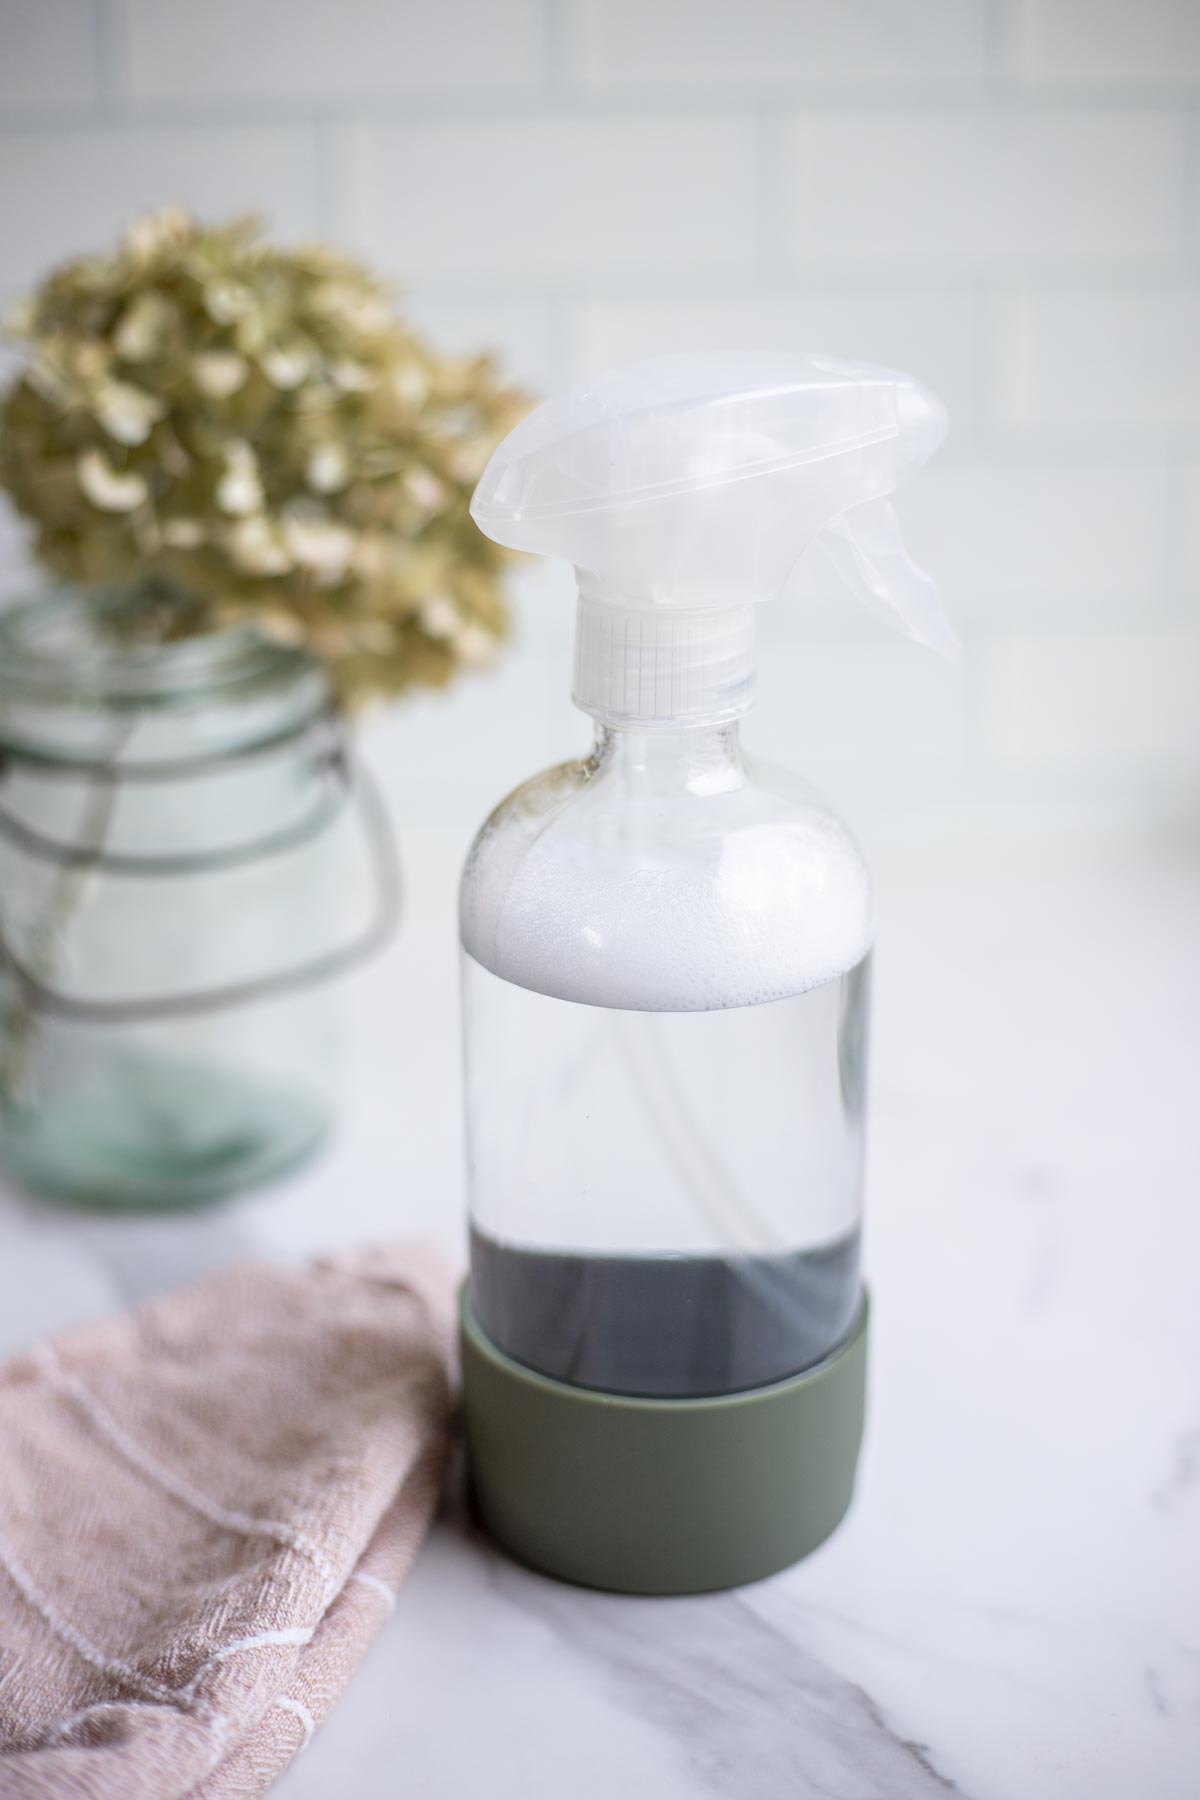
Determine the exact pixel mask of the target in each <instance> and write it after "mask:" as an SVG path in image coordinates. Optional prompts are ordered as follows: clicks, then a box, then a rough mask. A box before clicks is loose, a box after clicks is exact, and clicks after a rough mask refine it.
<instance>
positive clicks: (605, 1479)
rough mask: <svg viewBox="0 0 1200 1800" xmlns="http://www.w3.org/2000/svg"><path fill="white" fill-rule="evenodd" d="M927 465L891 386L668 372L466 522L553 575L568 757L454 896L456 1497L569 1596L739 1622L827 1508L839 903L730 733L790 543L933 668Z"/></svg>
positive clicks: (562, 401)
mask: <svg viewBox="0 0 1200 1800" xmlns="http://www.w3.org/2000/svg"><path fill="white" fill-rule="evenodd" d="M944 429H945V419H944V414H943V411H942V409H941V407H940V405H939V404H938V402H937V401H936V400H935V399H934V398H933V397H932V395H930V394H929V393H928V392H927V391H926V390H925V389H924V388H922V387H921V386H920V385H919V384H918V383H917V382H915V381H914V380H912V379H911V378H910V377H909V376H906V375H901V374H897V373H894V372H892V371H889V370H884V369H876V368H872V367H868V366H866V365H859V364H850V363H843V362H835V361H832V360H830V359H827V358H822V357H803V358H786V359H780V358H774V357H767V356H749V355H748V356H743V357H737V358H723V359H720V360H713V359H696V358H687V357H671V358H665V359H662V360H657V361H653V362H645V363H639V364H636V365H634V366H633V367H631V368H628V369H625V370H622V371H619V372H617V373H614V374H612V375H609V376H606V377H604V378H602V379H600V380H597V381H594V382H590V383H587V384H584V385H582V386H580V387H578V388H576V389H575V390H574V391H572V392H571V393H568V394H566V395H565V396H564V397H562V398H559V399H556V400H552V401H550V402H548V403H547V404H545V405H543V406H541V407H539V408H538V409H537V410H536V411H535V412H534V413H532V414H531V415H530V416H529V417H528V418H526V419H525V420H524V421H523V422H522V423H521V424H520V425H518V426H517V428H516V429H515V430H514V431H513V432H512V433H511V434H510V436H509V437H508V438H506V439H505V441H504V442H503V443H502V444H501V445H500V447H499V448H498V450H497V451H496V453H495V455H494V456H493V458H492V460H491V462H490V463H489V465H488V467H487V469H486V470H485V472H484V475H483V478H482V480H481V481H480V483H479V486H478V488H477V490H476V493H475V498H474V501H473V505H472V512H473V515H474V517H475V519H476V522H477V523H478V524H479V526H480V528H481V529H482V530H483V531H484V532H485V533H487V535H488V536H490V537H492V538H495V539H496V540H497V541H498V542H499V543H502V544H507V545H509V546H512V547H514V548H516V549H520V550H527V551H536V552H540V553H541V554H543V555H548V556H559V557H565V558H566V559H567V560H568V561H570V562H571V563H572V564H574V566H575V569H576V573H577V577H578V590H579V598H578V612H577V624H576V647H575V675H574V686H573V697H574V700H575V703H576V705H577V706H579V707H580V708H581V709H582V710H583V711H584V712H587V713H590V714H591V715H592V717H593V718H594V719H595V721H596V741H595V746H594V748H593V750H592V752H591V754H590V755H589V756H587V757H585V758H583V759H582V760H579V761H576V762H569V763H566V764H564V765H562V766H560V767H557V768H553V769H550V770H547V771H546V772H545V773H543V774H540V775H536V776H534V778H533V779H532V780H531V781H528V782H526V783H525V784H524V785H523V786H521V787H519V788H518V789H517V790H516V792H515V793H513V794H511V795H510V796H509V797H508V799H507V800H505V801H503V802H502V803H501V804H500V806H499V807H497V809H496V811H495V812H494V813H493V814H492V815H491V817H490V818H489V819H488V820H487V821H486V823H485V824H484V826H483V827H482V829H481V830H480V832H479V834H478V836H477V838H476V839H475V842H474V845H473V847H472V849H471V852H470V855H469V858H468V861H467V865H466V869H465V872H464V875H463V881H462V893H461V935H462V950H463V984H464V1039H465V1058H466V1106H467V1140H468V1167H469V1181H470V1201H471V1272H470V1280H469V1283H468V1286H467V1289H466V1291H465V1293H464V1299H463V1312H462V1347H463V1372H464V1396H465V1413H466V1422H467V1434H468V1444H469V1453H470V1458H471V1471H472V1482H473V1487H474V1491H475V1494H476V1497H477V1503H478V1505H479V1507H480V1509H481V1511H482V1514H483V1517H484V1519H485V1521H486V1523H487V1524H488V1525H489V1527H490V1529H491V1530H492V1532H493V1534H494V1535H495V1536H496V1537H497V1538H498V1539H499V1540H500V1542H501V1543H502V1544H504V1545H506V1546H507V1547H508V1548H509V1549H510V1550H511V1551H512V1552H513V1553H514V1554H515V1555H516V1556H518V1557H519V1558H521V1559H522V1560H524V1561H526V1562H528V1563H531V1564H533V1565H534V1566H536V1567H539V1568H542V1569H544V1570H546V1571H548V1572H549V1573H551V1574H555V1575H559V1576H561V1577H563V1578H565V1579H568V1580H572V1581H577V1582H582V1583H585V1584H587V1585H589V1586H595V1587H601V1588H610V1589H617V1590H622V1591H628V1592H641V1593H684V1592H695V1591H699V1590H703V1589H711V1588H721V1587H728V1586H733V1585H736V1584H739V1583H741V1582H744V1581H749V1580H753V1579H756V1578H757V1577H759V1576H763V1575H767V1574H770V1573H772V1572H773V1571H775V1570H777V1569H779V1568H782V1567H784V1566H786V1565H787V1564H790V1563H792V1562H794V1561H795V1560H797V1559H798V1558H799V1557H801V1556H804V1555H806V1554H807V1553H808V1552H809V1551H810V1550H812V1549H814V1548H815V1547H816V1546H817V1545H818V1544H819V1543H821V1542H822V1541H823V1540H824V1539H825V1538H826V1537H827V1536H828V1535H829V1534H830V1532H832V1531H833V1529H834V1528H835V1527H836V1525H837V1524H838V1522H839V1521H840V1519H841V1518H842V1516H843V1514H844V1513H845V1511H846V1508H847V1506H848V1505H849V1502H850V1498H851V1492H852V1488H853V1481H854V1472H855V1466H856V1462H857V1457H858V1449H859V1443H860V1438H861V1434H862V1422H863V1405H864V1386H865V1369H866V1352H867V1332H868V1306H867V1300H866V1296H865V1293H864V1291H863V1288H862V1284H861V1281H860V1275H859V1238H860V1223H861V1214H862V1162H863V1125H864V1098H865V1074H866V1053H867V1015H868V995H869V969H870V950H871V942H872V931H873V926H872V904H871V889H870V881H869V878H868V874H867V871H866V868H865V866H864V863H863V860H862V857H861V854H860V852H859V850H858V848H857V846H856V845H855V843H854V840H853V838H852V837H851V835H850V833H849V832H848V831H847V829H846V827H845V826H844V825H843V824H842V823H841V822H840V820H839V819H838V818H837V817H836V816H835V815H834V814H833V813H832V812H831V811H830V810H829V809H828V807H827V806H826V805H825V804H824V803H823V802H822V801H821V800H820V799H819V798H818V797H817V796H816V795H815V794H814V793H813V792H812V791H811V790H810V789H809V788H808V787H807V786H806V785H805V784H804V783H803V782H801V781H799V780H797V779H796V778H794V777H791V776H787V775H783V774H780V773H779V772H777V771H774V770H771V771H767V770H760V769H758V768H756V767H755V766H753V765H752V764H751V763H750V762H749V761H748V760H747V759H746V757H745V756H744V754H743V752H742V749H741V746H740V743H739V737H738V729H739V721H740V719H741V718H742V716H743V715H744V714H745V713H746V712H747V711H748V710H749V708H750V706H751V705H752V703H753V695H754V621H755V606H756V604H757V602H759V601H760V600H767V599H770V598H771V597H773V596H774V595H776V594H777V593H778V592H779V590H780V589H781V588H782V587H783V585H784V582H785V580H786V578H787V576H788V574H789V572H790V570H791V568H792V566H793V565H794V564H795V562H796V561H797V559H798V558H799V557H800V555H801V553H802V552H803V551H804V550H805V549H806V548H807V547H808V546H809V545H810V544H811V543H813V542H814V541H817V542H819V543H820V544H821V545H822V546H823V547H824V548H825V549H826V550H827V552H828V553H829V555H830V556H831V557H832V558H833V560H834V561H835V563H836V564H837V565H838V567H839V568H840V569H841V570H842V571H843V572H844V573H845V574H846V576H847V577H848V578H849V580H850V582H851V584H852V585H853V586H854V587H855V588H856V589H857V591H858V592H859V593H860V594H862V595H863V596H864V597H865V598H866V599H868V600H869V601H871V602H873V603H875V604H877V605H882V606H884V607H886V608H888V609H890V611H891V613H892V614H893V616H894V618H895V619H896V621H897V622H898V623H899V624H900V625H901V627H902V628H903V629H904V630H906V631H907V632H908V633H909V635H911V636H912V637H915V638H917V639H919V640H921V641H922V642H924V643H927V644H930V645H932V646H933V647H935V648H938V649H941V650H943V651H947V652H949V651H950V650H952V648H953V647H954V639H953V634H952V632H951V631H950V628H949V626H948V625H947V623H946V621H945V619H944V618H943V616H942V613H941V611H940V608H939V605H938V601H937V596H936V593H935V590H934V588H933V586H932V584H931V583H930V581H929V579H928V578H927V577H926V576H925V575H924V574H923V573H922V572H921V571H920V570H919V569H918V568H917V567H916V565H915V564H914V563H913V562H912V561H911V560H910V559H909V557H908V556H907V554H906V553H905V550H904V548H903V545H902V543H901V541H900V537H899V532H898V528H897V524H896V519H895V515H894V513H893V511H892V507H891V504H890V500H889V496H890V495H891V493H892V492H893V490H894V489H895V488H896V486H897V485H898V484H899V483H900V482H901V481H902V480H903V478H904V477H905V476H906V475H907V474H908V473H909V472H910V471H911V470H912V469H914V468H916V467H917V466H918V465H920V464H921V463H923V462H924V461H925V459H926V458H927V457H928V456H929V455H930V454H931V453H932V452H933V450H934V449H936V447H937V445H938V444H939V442H940V441H941V439H942V436H943V435H944Z"/></svg>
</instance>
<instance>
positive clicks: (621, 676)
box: [572, 582, 754, 732]
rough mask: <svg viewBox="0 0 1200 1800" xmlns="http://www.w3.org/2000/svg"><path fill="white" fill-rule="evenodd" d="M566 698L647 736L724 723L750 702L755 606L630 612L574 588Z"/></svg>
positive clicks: (601, 720) (644, 608)
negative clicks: (568, 694) (572, 670)
mask: <svg viewBox="0 0 1200 1800" xmlns="http://www.w3.org/2000/svg"><path fill="white" fill-rule="evenodd" d="M572 698H573V699H574V701H575V704H576V706H578V707H579V708H580V709H581V710H582V711H583V712H586V713H591V715H592V717H593V718H594V719H596V720H597V722H598V723H600V724H604V725H614V726H629V727H632V728H635V729H640V730H642V731H646V732H655V731H663V732H678V731H682V730H685V729H688V728H691V727H702V726H719V725H726V724H728V723H730V721H732V720H734V719H740V718H741V717H742V716H743V715H744V714H745V713H747V712H749V710H750V708H751V707H752V706H753V704H754V607H753V606H752V605H747V606H736V607H728V608H725V609H723V610H722V609H718V608H687V607H677V606H667V605H644V606H633V605H628V604H622V603H621V602H619V601H617V600H614V599H612V598H611V597H609V596H600V595H597V594H596V593H594V592H592V591H588V590H587V589H586V587H585V585H584V584H583V583H582V582H581V587H580V593H579V605H578V609H577V612H576V621H575V679H574V683H573V686H572Z"/></svg>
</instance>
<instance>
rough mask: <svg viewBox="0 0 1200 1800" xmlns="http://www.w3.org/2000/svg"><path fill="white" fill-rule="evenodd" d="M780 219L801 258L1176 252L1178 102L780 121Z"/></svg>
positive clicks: (1058, 257)
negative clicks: (1088, 109)
mask: <svg viewBox="0 0 1200 1800" xmlns="http://www.w3.org/2000/svg"><path fill="white" fill-rule="evenodd" d="M779 130H780V147H779V166H778V169H777V172H776V186H777V189H778V221H777V229H778V233H779V239H780V244H781V247H782V251H783V254H784V255H785V256H786V257H787V259H788V261H789V262H790V263H791V264H792V265H794V266H795V267H797V268H805V267H811V266H812V265H813V264H820V263H822V262H825V261H839V260H853V261H855V262H857V263H864V264H866V263H875V264H882V265H886V264H888V263H896V264H904V265H905V266H907V267H916V268H921V267H930V266H933V267H937V268H945V267H946V266H948V265H968V266H979V267H983V268H987V267H994V266H996V265H1004V264H1006V263H1012V262H1014V261H1020V260H1022V259H1024V260H1029V261H1034V262H1037V263H1039V264H1040V263H1051V264H1053V263H1063V262H1069V261H1072V260H1076V261H1078V260H1081V259H1084V260H1095V259H1104V260H1109V261H1112V262H1114V263H1120V264H1130V263H1135V262H1136V261H1137V259H1139V258H1142V259H1151V260H1153V259H1156V258H1162V259H1167V258H1170V257H1172V256H1175V255H1177V254H1178V251H1179V248H1180V238H1181V229H1182V205H1183V202H1182V193H1183V181H1184V162H1185V152H1186V129H1185V120H1184V117H1183V115H1182V113H1180V114H1179V115H1178V116H1176V115H1174V114H1171V113H1169V112H1168V113H1158V112H1152V111H1149V110H1147V109H1141V110H1129V111H1114V112H1109V113H1097V114H1087V113H1083V114H1078V113H1071V112H1061V113H1060V112H1054V111H1033V112H1025V111H1018V112H1001V111H997V112H991V113H980V112H978V111H965V110H960V109H957V108H956V109H952V110H949V111H941V112H924V113H922V112H916V113H909V112H896V113H864V112H857V113H840V114H836V115H834V114H827V113H809V114H807V115H803V116H798V117H795V118H792V119H791V120H789V121H787V122H786V123H784V124H782V125H781V126H780V127H779Z"/></svg>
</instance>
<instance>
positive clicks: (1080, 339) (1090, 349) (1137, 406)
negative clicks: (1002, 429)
mask: <svg viewBox="0 0 1200 1800" xmlns="http://www.w3.org/2000/svg"><path fill="white" fill-rule="evenodd" d="M997 331H998V335H997V343H996V354H995V359H994V363H993V377H992V378H993V382H994V403H995V408H996V414H997V417H998V418H999V419H1000V420H1001V421H1002V422H1003V423H1004V424H1009V425H1018V426H1050V427H1054V428H1064V427H1065V428H1068V429H1071V430H1074V431H1077V432H1078V433H1080V434H1081V435H1086V436H1087V438H1088V441H1089V442H1093V443H1094V442H1095V441H1096V434H1097V431H1102V432H1103V433H1104V434H1105V435H1104V438H1103V440H1102V441H1103V444H1104V447H1105V448H1106V449H1108V450H1110V451H1112V452H1115V453H1116V454H1118V455H1119V454H1120V447H1121V443H1122V431H1123V430H1124V429H1125V428H1133V429H1134V430H1145V429H1146V428H1170V427H1195V426H1200V355H1198V354H1197V344H1198V343H1200V285H1197V286H1192V287H1189V286H1181V287H1177V288H1174V287H1172V288H1158V287H1149V288H1145V287H1138V288H1128V289H1120V290H1118V291H1116V292H1111V293H1104V292H1099V291H1096V290H1095V289H1090V288H1089V289H1082V290H1075V289H1072V290H1071V291H1061V292H1044V293H1026V294H1016V295H1011V296H1009V297H1007V298H1004V299H1000V300H998V301H997Z"/></svg>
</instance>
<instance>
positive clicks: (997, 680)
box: [981, 631, 1200, 775]
mask: <svg viewBox="0 0 1200 1800" xmlns="http://www.w3.org/2000/svg"><path fill="white" fill-rule="evenodd" d="M984 657H985V661H984V669H983V680H982V683H981V686H982V695H983V699H982V729H983V735H984V741H985V744H986V747H987V749H988V750H989V751H990V752H991V754H992V755H994V756H995V757H996V758H997V759H998V760H999V761H1000V762H1002V763H1012V764H1016V765H1025V766H1035V765H1038V764H1042V765H1045V767H1046V768H1047V771H1048V772H1049V773H1050V774H1051V775H1053V773H1054V771H1055V770H1056V769H1057V768H1058V767H1059V766H1060V765H1061V766H1063V767H1065V768H1067V769H1071V768H1079V767H1086V766H1087V765H1089V764H1091V765H1099V766H1101V767H1102V766H1103V765H1104V764H1105V763H1109V764H1118V763H1123V762H1126V760H1128V761H1130V762H1134V763H1137V764H1141V765H1150V766H1158V767H1159V768H1161V769H1164V770H1169V769H1172V768H1175V769H1180V768H1183V767H1187V768H1190V769H1193V770H1196V769H1200V704H1197V695H1200V632H1197V631H1191V632H1187V631H1174V632H1161V631H1160V632H1140V633H1139V632H1135V631H1128V632H1125V633H1121V634H1112V635H1104V636H1095V637H1084V636H1078V637H1061V638H1057V639H1047V638H1041V637H1039V638H1032V637H1023V638H1014V639H1012V640H1011V641H1009V642H1006V643H998V644H995V645H993V646H992V647H991V648H990V649H989V650H988V651H986V652H985V653H984Z"/></svg>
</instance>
